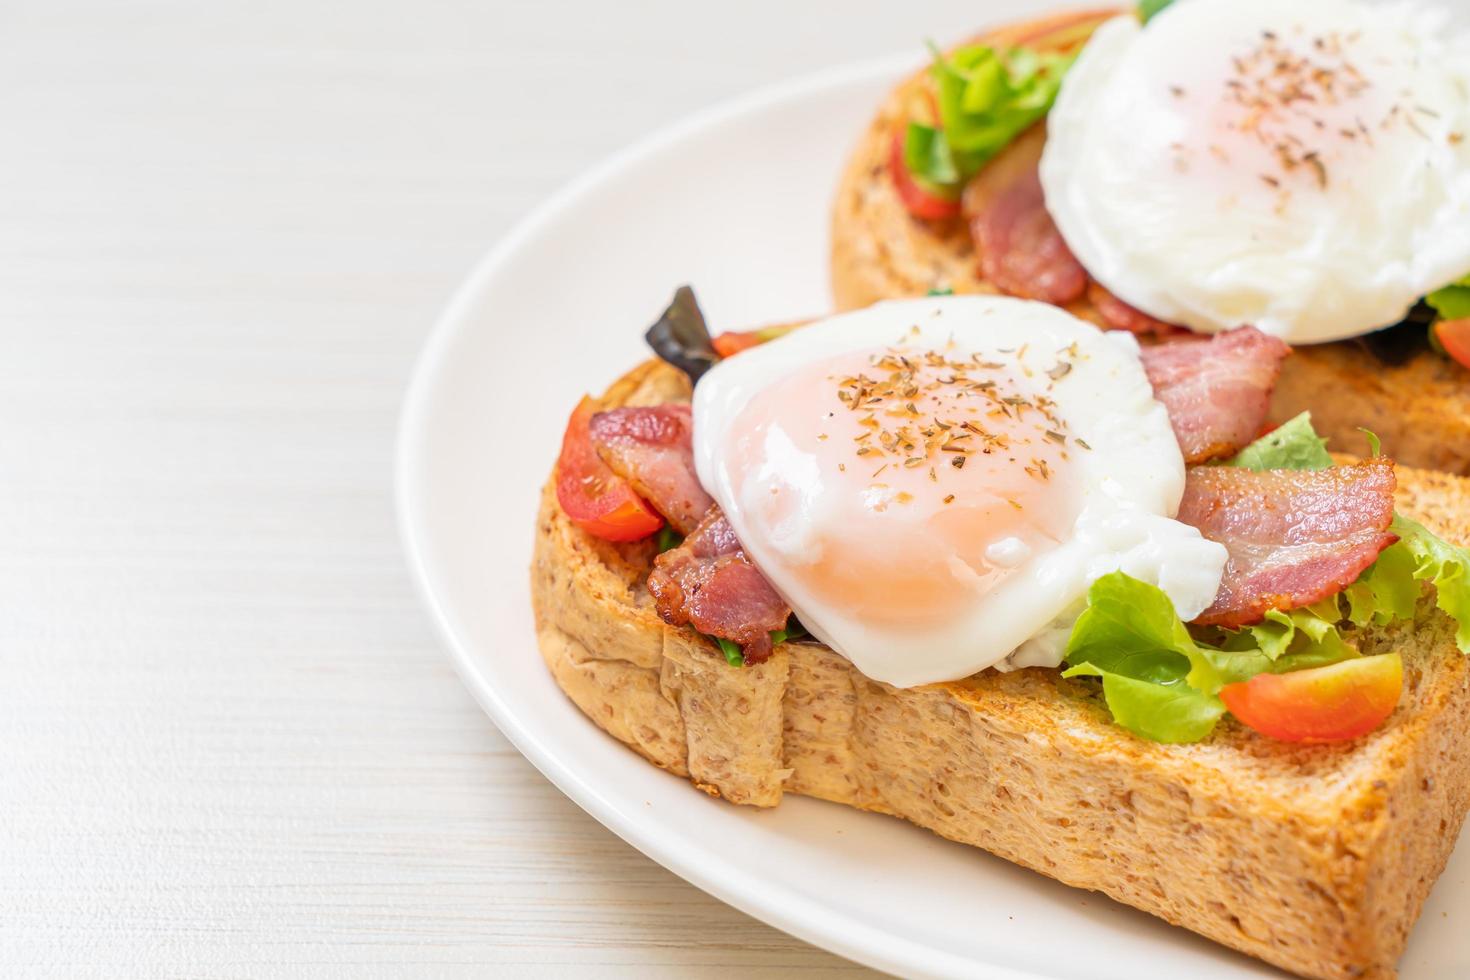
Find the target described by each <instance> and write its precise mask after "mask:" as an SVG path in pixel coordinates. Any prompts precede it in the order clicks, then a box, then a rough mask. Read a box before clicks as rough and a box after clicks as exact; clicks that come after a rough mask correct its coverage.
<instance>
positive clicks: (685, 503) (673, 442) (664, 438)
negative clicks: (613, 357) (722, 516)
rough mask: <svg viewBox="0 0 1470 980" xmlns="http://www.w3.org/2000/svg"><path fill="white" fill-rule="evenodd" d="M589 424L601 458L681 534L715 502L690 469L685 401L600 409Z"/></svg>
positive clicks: (690, 441) (689, 424) (690, 424)
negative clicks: (651, 405) (649, 405)
mask: <svg viewBox="0 0 1470 980" xmlns="http://www.w3.org/2000/svg"><path fill="white" fill-rule="evenodd" d="M588 430H589V432H590V433H591V435H592V445H593V446H594V447H595V448H596V449H597V454H598V455H599V456H601V457H602V459H603V461H604V462H606V463H607V465H608V466H609V467H611V468H612V471H613V472H614V473H616V474H617V475H618V476H621V477H622V478H623V479H625V480H627V481H628V482H629V483H631V484H632V485H633V489H634V490H636V491H637V492H638V495H639V496H640V497H642V498H644V499H645V500H647V501H648V502H649V503H650V504H652V505H653V507H654V509H655V510H657V511H658V512H659V513H660V514H662V515H664V517H665V518H666V519H667V520H668V522H669V524H671V525H673V528H674V530H676V531H678V532H679V533H680V534H688V533H689V532H690V531H692V530H694V528H695V526H696V525H698V524H699V521H700V519H701V518H702V517H704V515H705V514H706V513H707V512H708V511H709V509H710V507H712V506H713V505H714V498H712V497H711V496H710V495H709V494H707V493H705V492H704V487H702V486H700V484H699V477H698V476H696V475H695V472H694V445H693V439H692V433H693V431H694V423H693V419H692V417H691V415H690V411H689V406H688V405H680V404H668V405H658V406H656V407H653V408H615V409H613V410H612V411H610V412H598V413H597V414H596V415H594V416H592V421H591V422H590V423H589V425H588Z"/></svg>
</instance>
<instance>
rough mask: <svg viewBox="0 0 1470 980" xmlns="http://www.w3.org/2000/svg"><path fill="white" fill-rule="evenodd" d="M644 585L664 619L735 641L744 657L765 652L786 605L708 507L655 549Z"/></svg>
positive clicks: (752, 660)
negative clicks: (676, 541)
mask: <svg viewBox="0 0 1470 980" xmlns="http://www.w3.org/2000/svg"><path fill="white" fill-rule="evenodd" d="M648 591H649V592H651V593H652V594H653V601H654V606H655V608H656V609H657V610H658V614H659V616H661V617H662V618H663V620H664V622H666V623H670V624H672V625H674V626H685V625H688V626H693V627H694V628H695V629H697V630H699V631H700V632H701V633H704V634H705V635H706V636H714V637H719V638H720V639H725V640H730V641H732V642H734V643H738V644H740V646H741V648H742V650H743V651H744V653H745V662H746V663H749V664H756V663H760V662H761V661H762V660H765V659H766V658H768V657H769V656H770V655H771V635H770V634H771V631H772V630H779V629H782V628H784V627H785V626H786V620H787V618H788V617H789V616H790V615H791V608H790V607H789V606H787V605H786V603H785V601H784V600H783V599H782V598H781V597H780V596H779V595H777V594H776V590H775V589H773V588H771V583H769V582H767V581H766V578H765V576H764V575H762V574H761V573H760V571H759V569H757V568H756V567H755V566H754V565H752V564H751V563H750V562H749V561H748V560H747V559H746V557H745V552H744V551H743V550H742V549H741V546H740V542H739V541H738V540H737V539H736V537H735V532H734V530H733V529H732V528H731V527H730V522H729V521H727V520H725V515H724V514H723V513H722V512H721V511H720V509H719V508H718V507H711V508H710V511H709V513H708V514H706V515H705V518H704V520H703V521H701V522H700V524H699V526H698V527H696V528H695V529H694V531H693V533H691V534H690V535H689V536H688V537H687V538H685V539H684V543H683V544H681V545H680V546H679V547H677V548H674V549H671V550H669V551H666V552H664V553H663V554H661V555H659V556H658V558H657V560H655V561H654V563H653V571H652V572H651V573H649V576H648Z"/></svg>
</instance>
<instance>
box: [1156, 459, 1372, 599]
mask: <svg viewBox="0 0 1470 980" xmlns="http://www.w3.org/2000/svg"><path fill="white" fill-rule="evenodd" d="M1396 485H1397V480H1396V478H1395V477H1394V472H1393V461H1392V460H1388V459H1384V458H1382V457H1379V458H1377V459H1372V460H1369V461H1367V462H1364V463H1356V464H1354V465H1351V466H1336V467H1333V468H1331V469H1326V470H1266V471H1261V472H1257V471H1253V470H1246V469H1237V468H1235V467H1229V466H1195V467H1191V468H1190V470H1189V473H1188V476H1187V478H1186V480H1185V484H1184V499H1183V501H1182V502H1181V503H1180V505H1179V520H1181V521H1183V522H1184V523H1186V524H1191V525H1193V526H1194V527H1197V528H1199V531H1200V533H1201V534H1203V535H1204V536H1205V537H1207V538H1209V539H1210V540H1211V541H1218V542H1220V543H1221V544H1223V545H1224V546H1225V547H1226V549H1227V550H1228V551H1229V552H1230V559H1229V561H1228V562H1227V563H1226V565H1225V576H1224V578H1223V580H1222V581H1221V582H1220V591H1219V592H1218V593H1216V595H1215V602H1214V604H1213V605H1212V606H1210V608H1209V609H1206V610H1205V611H1204V613H1202V614H1201V615H1200V616H1199V618H1197V619H1196V620H1195V622H1196V623H1201V624H1204V625H1210V626H1227V627H1231V628H1236V627H1240V626H1249V625H1251V624H1253V623H1259V622H1260V621H1261V620H1262V618H1264V617H1265V615H1266V612H1267V610H1270V609H1280V610H1283V611H1285V610H1289V609H1297V608H1299V607H1301V606H1309V605H1311V604H1312V603H1314V602H1318V601H1320V600H1322V599H1326V598H1327V597H1328V596H1333V595H1336V594H1337V593H1339V592H1341V591H1342V590H1343V589H1345V588H1347V587H1348V586H1349V585H1351V584H1352V583H1353V582H1354V581H1356V580H1357V578H1358V576H1359V575H1361V574H1362V573H1363V571H1364V570H1365V569H1367V567H1368V566H1369V565H1371V564H1373V562H1374V561H1375V560H1376V559H1377V558H1378V553H1379V552H1381V551H1382V550H1383V549H1384V548H1387V547H1388V546H1389V545H1391V544H1393V543H1394V542H1395V541H1397V540H1398V537H1397V535H1394V534H1390V533H1389V532H1388V525H1389V522H1390V521H1392V520H1393V491H1394V487H1395V486H1396Z"/></svg>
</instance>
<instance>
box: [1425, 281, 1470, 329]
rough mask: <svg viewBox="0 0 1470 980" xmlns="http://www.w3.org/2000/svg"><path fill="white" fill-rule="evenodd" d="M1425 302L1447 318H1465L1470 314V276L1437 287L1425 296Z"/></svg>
mask: <svg viewBox="0 0 1470 980" xmlns="http://www.w3.org/2000/svg"><path fill="white" fill-rule="evenodd" d="M1424 302H1426V303H1428V304H1429V305H1430V306H1432V307H1434V310H1435V312H1436V313H1438V314H1439V315H1440V316H1442V317H1443V318H1444V319H1446V320H1463V319H1464V318H1465V317H1467V316H1470V276H1466V277H1465V278H1463V279H1460V280H1458V281H1456V282H1452V283H1450V284H1449V285H1448V286H1446V287H1444V288H1443V289H1436V290H1435V291H1434V292H1432V293H1430V294H1429V295H1428V296H1426V297H1424Z"/></svg>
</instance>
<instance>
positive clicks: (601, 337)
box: [397, 60, 1470, 980]
mask: <svg viewBox="0 0 1470 980" xmlns="http://www.w3.org/2000/svg"><path fill="white" fill-rule="evenodd" d="M911 67H912V66H911V64H910V63H909V61H908V60H905V61H903V62H887V63H882V64H870V65H864V66H859V67H855V68H853V69H850V70H845V71H839V72H835V73H829V74H824V75H821V76H817V77H813V78H810V79H806V80H803V81H799V82H796V83H793V84H790V85H785V86H782V87H780V88H777V89H773V90H770V91H767V92H764V93H760V94H757V95H755V96H752V97H750V98H746V99H742V100H740V101H738V102H735V103H732V104H730V105H727V106H724V107H721V108H718V109H714V110H711V111H709V112H705V113H702V114H700V115H699V116H697V117H695V118H693V119H691V120H689V121H688V122H686V123H685V124H683V125H681V126H678V127H675V128H674V129H672V130H669V131H668V132H666V133H664V134H663V135H660V136H658V137H655V138H654V139H651V140H648V141H646V142H644V143H642V144H640V145H639V146H637V147H635V148H633V149H631V150H629V151H627V152H624V153H622V154H620V155H618V156H617V157H616V158H614V159H612V160H610V161H608V162H607V163H606V164H604V165H603V166H601V167H599V168H598V169H596V170H595V171H593V172H592V173H590V174H588V175H587V176H586V177H584V178H583V179H581V180H579V181H577V182H576V183H575V184H573V185H572V186H571V187H568V188H567V189H566V190H564V191H563V192H562V193H560V194H558V195H557V196H556V197H555V198H554V199H553V200H551V201H550V202H548V203H547V204H546V205H545V206H544V207H543V208H541V209H540V210H539V211H537V212H536V213H535V214H534V215H532V216H531V217H530V218H528V219H527V220H526V221H525V222H523V223H522V224H521V225H520V226H519V227H518V228H517V229H516V230H515V231H514V232H513V233H512V234H511V235H510V236H509V237H507V238H506V239H505V241H503V242H502V243H501V244H500V246H499V247H498V248H496V249H495V250H494V251H493V252H492V253H491V254H490V255H489V256H488V257H487V258H486V259H485V260H484V262H482V263H481V265H480V267H479V268H478V269H477V270H476V272H475V273H474V275H473V276H472V277H471V278H470V280H469V282H468V283H467V284H466V285H465V286H464V288H463V289H462V290H461V291H460V293H459V295H458V296H457V297H456V298H455V300H454V301H453V303H452V304H451V306H450V307H449V310H448V311H447V313H446V314H445V315H444V317H443V320H442V321H441V322H440V323H439V325H438V327H437V329H436V330H435V331H434V334H433V336H432V338H431V340H430V342H429V345H428V348H427V350H426V351H425V352H424V355H423V358H422V360H421V362H420V363H419V366H418V371H417V375H416V377H415V379H414V382H413V385H412V388H411V389H410V391H409V394H408V398H407V402H406V404H405V407H404V411H403V417H402V425H401V431H400V443H399V458H398V472H397V479H398V494H399V496H398V505H399V518H400V522H401V526H402V531H403V536H404V540H405V543H406V547H407V551H408V557H409V562H410V564H411V566H412V569H413V573H414V575H415V577H416V578H417V580H418V583H419V585H420V587H421V589H422V592H423V595H424V597H425V601H426V602H427V604H428V606H429V608H430V610H431V611H432V614H433V617H434V619H435V620H436V622H437V624H438V626H439V628H440V629H441V630H442V632H443V634H444V637H445V639H446V641H447V643H448V645H449V647H450V649H451V651H452V654H453V657H454V661H455V664H456V666H457V667H458V669H459V672H460V673H461V674H462V675H463V677H464V680H465V683H466V684H467V685H468V686H469V687H470V689H471V690H472V691H473V692H474V694H475V696H476V697H477V698H478V699H479V701H480V703H481V704H483V705H484V707H485V710H486V711H487V712H489V714H490V716H491V717H492V718H493V719H494V720H495V723H496V724H497V725H499V726H500V728H501V730H502V731H504V732H505V734H506V735H507V736H508V737H509V738H510V739H511V741H513V742H514V743H515V744H516V746H517V747H518V748H519V749H520V750H521V751H522V752H524V753H525V754H526V756H527V758H529V759H530V760H531V761H532V762H533V763H535V764H536V766H537V767H538V768H540V770H541V771H542V772H544V773H545V774H546V775H547V777H549V778H550V779H551V780H552V781H553V782H554V783H556V785H557V786H559V787H560V788H561V789H562V791H563V792H565V793H566V794H567V795H568V796H570V797H571V798H572V799H574V800H576V801H577V803H579V804H580V805H581V806H583V807H584V808H585V809H586V810H587V811H588V812H590V813H591V814H592V815H593V816H594V817H596V818H597V819H598V820H600V821H601V822H602V823H604V824H606V825H607V826H608V827H609V828H611V829H612V830H613V831H615V832H616V833H617V834H619V835H620V836H621V837H623V838H624V839H625V840H627V841H628V842H629V843H631V844H632V845H633V846H635V847H637V848H638V849H639V850H641V851H642V852H643V853H645V854H647V855H648V856H649V857H651V858H653V859H654V860H655V861H658V862H659V863H660V864H663V865H664V866H665V867H668V868H669V869H671V870H672V871H674V872H675V873H677V874H679V875H681V876H683V877H684V878H687V879H688V880H689V881H691V882H693V883H694V884H696V885H698V886H699V887H700V888H703V889H705V890H706V891H708V892H710V893H712V894H714V895H716V896H718V897H719V898H721V899H723V900H725V901H727V902H729V903H730V904H732V905H735V906H737V907H738V908H740V909H743V910H744V911H746V912H748V913H750V914H751V915H754V916H756V917H758V918H760V919H763V920H765V921H766V922H769V923H770V924H771V925H773V926H776V927H777V928H780V929H784V930H786V931H787V932H790V933H792V934H794V935H796V936H800V937H801V938H803V939H806V940H808V941H810V942H813V943H816V944H818V945H820V946H824V947H826V948H827V949H830V950H832V951H834V952H837V953H840V954H842V955H844V956H848V957H851V958H853V959H855V960H860V961H862V962H864V963H868V964H870V965H872V966H875V967H878V968H880V969H884V970H888V971H891V972H894V973H901V974H905V975H909V976H920V975H930V976H979V977H997V978H1001V977H1003V978H1020V977H1028V978H1030V977H1048V978H1063V977H1066V978H1083V977H1086V978H1090V980H1100V978H1114V977H1116V978H1119V980H1138V978H1140V977H1192V978H1227V977H1228V978H1239V977H1260V976H1280V974H1279V973H1277V972H1276V971H1275V970H1272V969H1270V968H1268V967H1265V966H1262V965H1260V964H1258V963H1256V962H1255V961H1252V960H1249V959H1247V958H1245V957H1243V956H1239V955H1237V954H1234V953H1231V952H1229V951H1227V950H1224V949H1222V948H1220V947H1217V946H1215V945H1213V944H1211V943H1209V942H1206V941H1205V940H1202V939H1199V938H1197V937H1195V936H1193V935H1192V934H1190V933H1188V932H1185V931H1184V930H1182V929H1174V928H1171V927H1169V926H1167V925H1164V924H1163V923H1162V922H1159V921H1157V920H1155V919H1153V918H1150V917H1149V916H1146V915H1144V914H1142V913H1140V912H1136V911H1133V910H1132V909H1129V908H1126V907H1124V906H1121V905H1118V904H1115V903H1113V902H1112V901H1110V900H1108V899H1106V898H1103V897H1101V896H1099V895H1096V894H1092V893H1087V892H1081V891H1077V890H1073V889H1069V888H1066V887H1064V886H1062V885H1059V884H1057V883H1055V882H1053V881H1051V880H1049V879H1047V878H1044V877H1042V876H1040V875H1036V874H1033V873H1031V872H1028V871H1024V870H1022V869H1020V868H1017V867H1015V866H1013V865H1010V864H1007V863H1006V862H1004V861H1001V860H999V859H997V858H993V857H991V856H989V855H987V854H984V853H982V852H980V851H977V850H974V849H972V848H968V847H963V846H961V845H958V844H953V843H950V842H948V841H944V840H941V839H940V838H938V837H935V836H933V835H931V834H929V833H927V832H925V831H922V830H919V829H917V828H915V827H912V826H910V825H908V824H905V823H902V822H900V821H898V820H894V819H890V818H887V817H882V816H878V815H874V814H864V813H857V812H855V811H852V810H849V809H847V808H844V807H839V806H835V805H831V804H825V803H820V802H816V801H812V800H806V799H799V798H791V799H788V800H786V801H785V802H784V803H782V804H781V806H780V807H779V808H777V809H776V810H774V811H770V812H764V811H756V810H752V809H747V808H741V807H736V806H731V805H729V804H727V803H722V802H719V801H716V800H711V799H709V798H707V797H706V796H704V795H703V794H702V793H698V792H696V791H695V790H693V789H692V788H691V787H690V786H689V784H688V783H687V782H685V781H684V780H682V779H679V778H676V777H674V776H671V775H668V774H667V773H664V772H662V771H660V770H657V769H655V768H654V767H652V766H650V765H648V764H647V763H646V762H644V761H643V760H642V759H641V758H639V757H637V756H635V755H634V754H633V753H632V752H630V751H628V750H627V749H625V748H623V747H622V746H621V745H620V744H618V743H617V742H615V741H614V740H613V739H612V738H610V737H608V736H607V735H605V734H603V733H602V732H601V731H600V730H599V729H598V728H596V727H595V726H594V725H593V724H592V723H591V722H589V721H588V720H587V719H586V718H584V717H583V716H582V715H581V714H580V713H579V712H578V711H577V709H576V708H574V707H573V706H572V704H571V703H570V702H569V701H567V700H566V698H564V697H563V696H562V694H561V692H560V691H559V690H558V688H557V687H556V685H555V684H554V683H553V682H552V680H551V678H550V676H549V675H548V674H547V672H546V671H545V669H544V668H543V666H542V664H541V660H540V657H539V656H538V654H537V652H536V648H535V640H534V636H533V629H532V622H531V610H530V597H529V588H528V582H527V568H528V566H529V563H530V556H531V540H532V530H533V528H532V525H533V515H534V513H535V510H536V503H537V492H538V488H539V486H540V484H541V481H542V480H543V479H544V478H545V476H546V474H547V473H548V472H549V470H550V467H551V464H552V461H553V459H554V457H555V455H556V451H557V448H558V446H559V444H560V436H561V429H562V426H563V425H564V423H565V420H566V417H567V414H568V412H569V411H570V409H571V407H572V405H573V404H575V402H576V400H577V398H578V397H579V396H580V395H581V394H582V393H583V392H585V391H597V390H601V389H602V388H603V387H605V386H606V385H607V384H608V383H609V382H611V381H612V380H613V379H614V378H616V377H617V376H618V375H620V374H622V373H623V372H624V371H625V370H627V369H628V368H630V367H631V366H633V365H634V364H635V363H637V362H638V361H640V360H641V359H643V358H644V357H645V356H647V355H646V351H645V350H644V349H643V347H642V342H641V337H642V333H643V330H644V329H645V327H646V326H647V324H648V323H649V322H650V321H651V320H652V319H654V318H655V317H656V316H657V314H658V312H659V311H660V310H661V309H662V308H663V306H664V305H665V303H666V302H667V301H668V299H669V296H670V294H671V293H672V292H673V290H674V287H675V286H677V285H678V284H680V283H685V282H688V283H692V284H694V286H695V288H696V290H697V292H698V294H699V298H700V301H701V303H702V304H703V306H704V308H705V310H706V313H707V314H708V316H709V319H710V322H711V324H712V326H713V327H714V328H716V329H728V328H739V327H742V326H745V325H749V324H758V323H761V322H763V321H774V320H784V319H791V318H793V317H796V316H800V315H803V314H812V313H820V312H823V311H824V310H826V309H828V308H829V306H830V298H829V294H828V288H827V260H826V253H827V220H828V214H827V209H828V204H829V201H830V198H831V194H832V191H833V188H834V186H835V181H836V177H837V174H838V170H839V167H840V164H841V160H842V157H843V155H844V153H845V152H846V151H847V150H848V149H849V147H850V146H851V145H852V143H853V141H854V140H855V138H856V136H857V134H858V133H859V132H860V131H861V128H862V127H863V126H864V124H865V123H866V122H867V119H868V116H869V113H870V112H871V111H872V109H873V108H874V106H876V105H877V103H878V101H879V99H880V97H881V96H882V94H883V93H884V92H885V91H886V90H887V89H888V87H889V86H890V85H891V84H892V82H893V81H894V80H895V79H896V78H898V77H899V75H900V74H901V73H902V72H903V71H904V70H905V69H908V68H911ZM1466 851H1467V849H1466V848H1463V847H1462V848H1461V849H1460V853H1459V856H1458V857H1457V858H1456V860H1455V861H1454V862H1452V863H1451V865H1450V867H1449V869H1448V870H1447V871H1446V872H1445V875H1444V877H1443V878H1442V879H1441V881H1440V883H1439V885H1438V887H1437V888H1436V889H1435V892H1434V894H1433V896H1431V898H1430V902H1429V905H1428V908H1427V909H1426V910H1425V913H1424V916H1423V919H1422V920H1421V921H1420V923H1419V926H1418V929H1417V931H1416V932H1415V934H1414V938H1413V941H1412V943H1411V944H1410V946H1409V952H1408V954H1407V956H1406V957H1405V959H1404V963H1403V966H1404V976H1405V977H1407V978H1429V977H1435V978H1439V977H1449V976H1470V947H1467V946H1466V945H1465V944H1462V943H1460V942H1458V937H1457V936H1456V932H1457V930H1463V929H1464V927H1465V924H1466V921H1467V919H1466V917H1467V912H1466V909H1467V908H1470V883H1467V872H1470V854H1467V853H1466Z"/></svg>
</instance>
